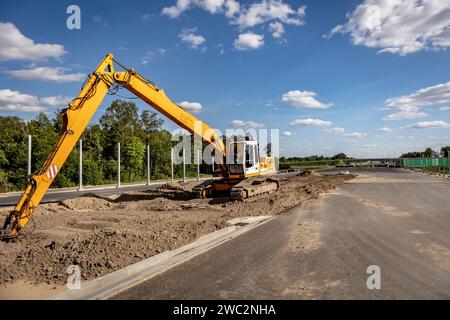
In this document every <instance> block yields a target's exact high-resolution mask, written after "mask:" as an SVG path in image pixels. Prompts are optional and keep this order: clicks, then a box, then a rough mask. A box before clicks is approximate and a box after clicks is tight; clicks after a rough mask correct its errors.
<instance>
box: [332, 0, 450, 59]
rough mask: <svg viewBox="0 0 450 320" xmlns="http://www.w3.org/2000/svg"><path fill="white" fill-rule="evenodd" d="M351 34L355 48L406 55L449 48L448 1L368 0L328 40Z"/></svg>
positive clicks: (449, 12) (449, 13) (449, 4)
mask: <svg viewBox="0 0 450 320" xmlns="http://www.w3.org/2000/svg"><path fill="white" fill-rule="evenodd" d="M335 33H349V34H350V36H351V39H352V42H353V44H354V45H364V46H367V47H371V48H379V49H380V50H379V52H390V53H397V54H400V55H407V54H409V53H413V52H417V51H420V50H430V49H431V50H436V49H441V48H446V47H449V46H450V2H449V1H448V0H445V1H438V0H421V1H407V0H389V1H387V0H365V1H364V2H363V3H361V4H360V5H358V6H357V7H356V9H355V11H353V12H352V13H350V14H347V22H346V23H345V24H343V25H337V26H336V27H334V28H333V29H332V30H331V31H330V33H329V34H328V35H325V37H326V38H327V37H331V36H332V35H333V34H335Z"/></svg>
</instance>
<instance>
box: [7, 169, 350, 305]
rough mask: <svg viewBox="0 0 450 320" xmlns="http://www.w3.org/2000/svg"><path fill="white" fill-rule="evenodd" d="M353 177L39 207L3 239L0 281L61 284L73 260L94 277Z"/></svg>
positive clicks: (278, 209)
mask: <svg viewBox="0 0 450 320" xmlns="http://www.w3.org/2000/svg"><path fill="white" fill-rule="evenodd" d="M352 178H353V176H350V175H346V176H340V175H330V176H321V175H315V174H311V173H309V174H306V173H305V174H302V175H300V176H294V177H290V178H285V179H281V182H280V190H279V191H278V192H275V193H272V194H269V195H264V196H262V197H260V198H256V199H255V200H252V201H249V202H237V201H229V200H228V199H227V198H215V199H196V198H193V197H192V194H191V193H190V192H188V191H185V190H186V189H187V187H192V186H190V185H189V186H187V187H186V186H185V185H182V186H181V187H180V188H172V187H170V188H169V187H167V185H166V186H165V188H163V189H159V190H149V191H146V192H134V193H126V194H122V195H119V196H118V197H117V198H116V199H114V200H112V199H109V198H101V197H97V196H95V197H94V196H92V195H90V196H87V197H82V198H78V199H72V200H65V201H63V202H62V203H60V204H47V205H43V206H41V207H40V208H39V210H37V211H39V213H38V214H36V215H35V216H34V222H35V230H34V232H33V233H31V234H30V235H28V236H27V237H25V238H23V239H20V240H16V241H15V242H10V243H4V242H0V262H1V263H0V285H1V284H7V283H15V282H18V281H28V282H31V283H35V284H42V283H48V284H52V285H62V284H64V283H65V281H66V278H67V273H66V269H67V267H68V266H69V265H72V264H76V265H79V266H80V268H81V274H82V278H83V279H85V280H88V279H93V278H95V277H98V276H101V275H104V274H106V273H109V272H112V271H114V270H117V269H120V268H123V267H125V266H127V265H130V264H132V263H135V262H138V261H140V260H142V259H145V258H147V257H150V256H153V255H155V254H158V253H160V252H163V251H166V250H172V249H175V248H178V247H180V246H182V245H185V244H187V243H190V242H192V241H194V240H195V239H197V238H198V237H200V236H202V235H204V234H207V233H210V232H212V231H215V230H217V229H221V228H223V227H225V226H226V225H227V223H226V221H227V220H229V219H231V218H234V217H240V216H258V215H268V214H269V215H270V214H271V215H276V214H280V213H282V212H283V211H284V210H286V209H288V208H291V207H294V206H296V205H298V204H300V203H302V202H304V201H307V200H308V199H313V198H316V197H317V196H318V195H319V194H321V193H323V192H325V191H327V190H330V189H334V188H336V187H338V186H339V185H340V184H342V183H343V182H344V181H346V180H349V179H352ZM5 212H6V211H5ZM5 212H0V214H1V215H2V217H3V216H4V214H5ZM30 225H31V223H30V224H29V225H28V226H27V229H29V228H31V226H30ZM27 231H29V230H27ZM1 293H2V289H1V286H0V297H1Z"/></svg>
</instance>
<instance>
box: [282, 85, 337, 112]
mask: <svg viewBox="0 0 450 320" xmlns="http://www.w3.org/2000/svg"><path fill="white" fill-rule="evenodd" d="M316 95H317V94H316V93H315V92H313V91H300V90H292V91H289V92H286V93H285V94H283V97H282V100H283V101H284V102H286V103H287V104H290V105H291V106H294V107H297V108H310V109H327V108H329V107H331V106H332V105H333V104H332V103H328V104H327V103H322V102H319V101H317V100H316V99H315V98H314V97H315V96H316Z"/></svg>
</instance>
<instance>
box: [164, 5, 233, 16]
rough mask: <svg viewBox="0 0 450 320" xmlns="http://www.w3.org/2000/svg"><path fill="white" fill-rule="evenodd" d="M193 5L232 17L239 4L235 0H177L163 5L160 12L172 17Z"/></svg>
mask: <svg viewBox="0 0 450 320" xmlns="http://www.w3.org/2000/svg"><path fill="white" fill-rule="evenodd" d="M193 7H198V8H201V9H203V10H205V11H208V12H209V13H211V14H215V13H225V15H226V16H227V17H232V16H234V15H235V14H236V13H238V12H239V11H240V4H239V2H237V1H235V0H177V3H176V4H175V5H174V6H170V7H164V8H163V9H162V12H161V13H162V14H164V15H166V16H168V17H169V18H172V19H174V18H178V17H179V16H180V15H181V14H182V13H183V12H185V11H187V10H189V9H191V8H193Z"/></svg>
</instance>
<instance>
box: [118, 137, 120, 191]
mask: <svg viewBox="0 0 450 320" xmlns="http://www.w3.org/2000/svg"><path fill="white" fill-rule="evenodd" d="M117 188H120V142H119V143H118V144H117Z"/></svg>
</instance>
